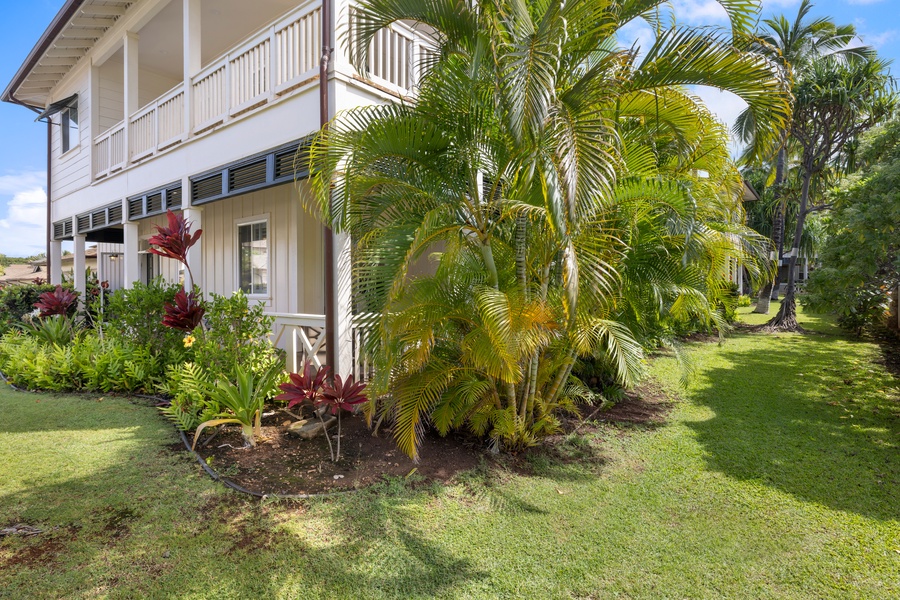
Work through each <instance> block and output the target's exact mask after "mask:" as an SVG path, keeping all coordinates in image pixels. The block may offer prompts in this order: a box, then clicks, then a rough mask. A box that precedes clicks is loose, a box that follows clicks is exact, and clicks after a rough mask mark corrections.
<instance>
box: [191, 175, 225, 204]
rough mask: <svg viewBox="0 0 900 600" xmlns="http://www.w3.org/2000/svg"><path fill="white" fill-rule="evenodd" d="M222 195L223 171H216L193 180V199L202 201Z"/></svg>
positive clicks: (193, 200)
mask: <svg viewBox="0 0 900 600" xmlns="http://www.w3.org/2000/svg"><path fill="white" fill-rule="evenodd" d="M221 195H222V173H215V174H213V175H210V176H209V177H204V178H203V179H195V180H194V181H192V182H191V201H192V202H195V203H196V202H202V201H203V200H206V199H207V198H215V197H216V196H221Z"/></svg>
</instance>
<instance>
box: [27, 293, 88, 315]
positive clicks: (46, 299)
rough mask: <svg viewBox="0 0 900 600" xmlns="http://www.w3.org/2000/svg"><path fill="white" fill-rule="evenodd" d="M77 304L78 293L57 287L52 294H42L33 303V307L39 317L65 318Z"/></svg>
mask: <svg viewBox="0 0 900 600" xmlns="http://www.w3.org/2000/svg"><path fill="white" fill-rule="evenodd" d="M77 302H78V292H75V291H73V290H67V289H63V286H61V285H58V286H56V289H54V290H53V291H52V292H44V293H43V294H41V295H40V296H39V297H38V301H37V302H35V303H34V307H35V308H36V309H38V310H39V311H40V313H39V315H38V316H39V317H41V318H42V319H43V318H46V317H50V316H66V315H68V314H69V311H70V310H71V309H72V307H73V306H75V305H76V304H77Z"/></svg>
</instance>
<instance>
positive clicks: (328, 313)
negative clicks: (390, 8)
mask: <svg viewBox="0 0 900 600" xmlns="http://www.w3.org/2000/svg"><path fill="white" fill-rule="evenodd" d="M331 6H332V5H331V0H322V60H321V62H320V64H319V125H320V126H321V128H322V129H325V128H326V127H327V126H328V122H329V121H330V120H331V119H330V115H329V112H330V111H329V110H328V102H329V98H328V68H329V65H330V62H331V52H332V48H331V45H332V44H331ZM329 202H330V200H329ZM329 212H330V211H329ZM324 234H325V363H326V364H327V365H328V366H329V367H331V369H332V373H335V372H336V370H335V365H336V364H337V363H336V356H337V343H338V342H337V340H338V335H337V326H336V325H335V323H336V320H337V319H336V318H335V317H336V315H335V311H336V309H337V305H336V302H335V269H336V266H335V260H334V232H333V231H332V230H331V228H330V227H328V226H327V225H326V226H325V228H324Z"/></svg>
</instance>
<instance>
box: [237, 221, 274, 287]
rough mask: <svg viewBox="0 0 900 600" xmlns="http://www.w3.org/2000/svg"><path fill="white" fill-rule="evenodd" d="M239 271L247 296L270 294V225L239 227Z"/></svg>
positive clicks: (256, 223)
mask: <svg viewBox="0 0 900 600" xmlns="http://www.w3.org/2000/svg"><path fill="white" fill-rule="evenodd" d="M238 253H239V256H238V270H239V277H240V283H241V291H242V292H244V293H245V294H254V295H260V294H268V293H269V224H268V222H267V221H258V222H255V223H244V224H241V225H238Z"/></svg>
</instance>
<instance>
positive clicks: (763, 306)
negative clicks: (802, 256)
mask: <svg viewBox="0 0 900 600" xmlns="http://www.w3.org/2000/svg"><path fill="white" fill-rule="evenodd" d="M786 160H787V156H786V151H785V149H784V148H783V147H782V148H781V150H779V151H778V158H777V160H776V163H775V183H774V184H773V186H772V187H773V188H774V195H775V200H776V201H777V200H778V199H779V198H780V197H781V185H782V183H784V167H785V162H786ZM772 242H773V244H774V245H775V249H776V252H777V254H776V256H777V257H778V262H779V265H780V264H781V255H782V253H783V251H784V204H783V203H782V204H780V205H779V206H778V208H777V209H776V210H775V216H774V219H773V221H772ZM777 284H778V271H777V270H776V271H775V278H774V280H773V281H769V282H768V283H766V284H765V285H763V286H762V288H761V289H760V290H759V298H758V299H757V301H756V308H755V309H753V312H755V313H758V314H763V315H767V314H769V301H770V300H771V298H772V296H773V293H774V294H777V293H778V292H777V287H776V286H777Z"/></svg>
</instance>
